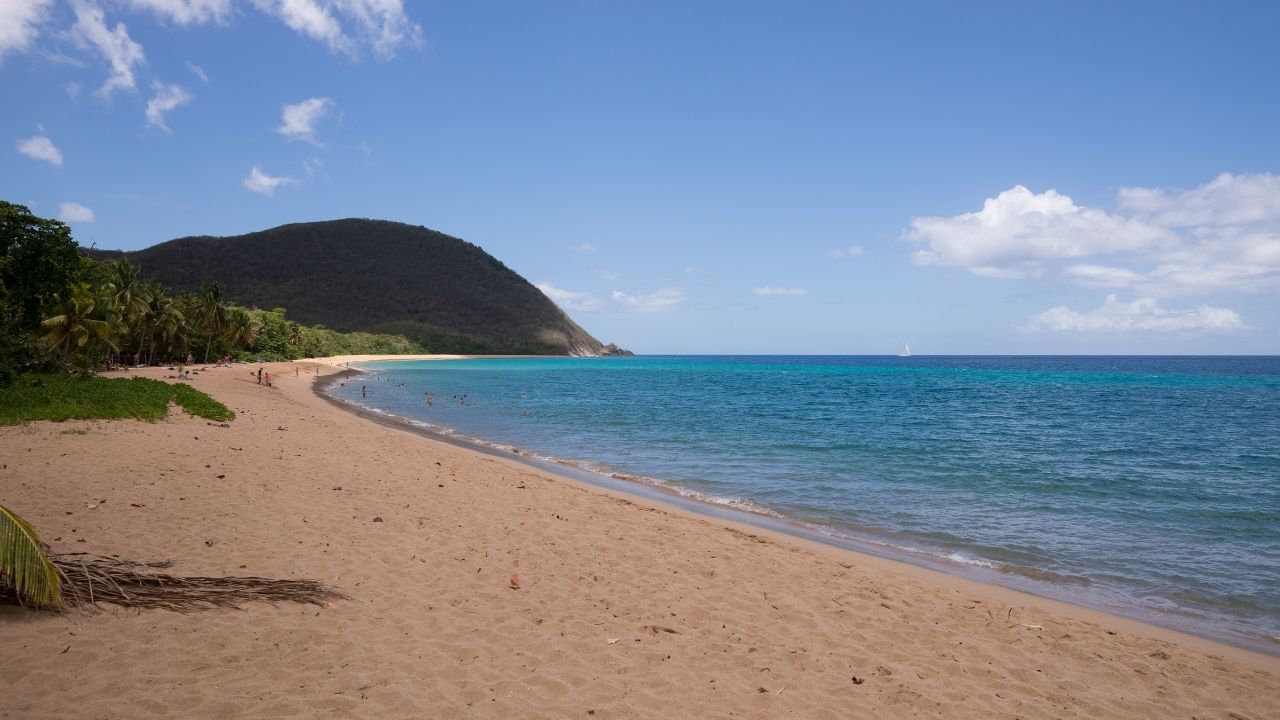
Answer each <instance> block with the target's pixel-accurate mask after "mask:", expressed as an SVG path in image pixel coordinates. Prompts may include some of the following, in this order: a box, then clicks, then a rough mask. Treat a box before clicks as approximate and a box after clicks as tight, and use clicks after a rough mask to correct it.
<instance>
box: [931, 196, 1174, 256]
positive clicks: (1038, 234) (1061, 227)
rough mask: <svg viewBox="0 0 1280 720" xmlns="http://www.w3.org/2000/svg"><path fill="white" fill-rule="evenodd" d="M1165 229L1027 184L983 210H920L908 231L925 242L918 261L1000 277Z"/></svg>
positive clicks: (1137, 242)
mask: <svg viewBox="0 0 1280 720" xmlns="http://www.w3.org/2000/svg"><path fill="white" fill-rule="evenodd" d="M1165 236H1166V234H1165V232H1164V231H1163V230H1161V229H1160V228H1156V227H1152V226H1149V225H1146V224H1144V223H1141V222H1136V221H1130V220H1126V219H1125V218H1120V217H1115V216H1112V215H1108V214H1107V213H1105V212H1103V211H1101V210H1096V209H1094V208H1087V207H1080V206H1078V205H1076V204H1075V203H1074V202H1072V200H1071V198H1069V197H1067V196H1066V195H1062V194H1060V193H1058V192H1057V191H1056V190H1048V191H1045V192H1043V193H1040V194H1035V193H1033V192H1031V191H1030V190H1028V189H1027V188H1025V187H1023V186H1021V185H1017V186H1015V187H1013V188H1011V189H1009V190H1005V191H1004V192H1002V193H1000V194H999V195H997V196H996V197H994V198H988V199H987V200H986V202H984V203H983V205H982V210H980V211H978V212H976V213H964V214H962V215H956V216H954V217H923V218H916V219H914V220H912V221H911V230H910V231H909V233H908V237H909V238H910V239H912V240H914V241H916V242H917V243H920V244H923V245H925V248H924V249H922V250H918V251H916V252H915V254H914V255H912V261H913V262H914V263H915V264H917V265H953V266H959V267H964V268H967V269H968V270H969V271H970V272H973V273H975V274H978V275H988V276H993V277H1026V276H1036V275H1040V274H1041V273H1042V272H1043V270H1044V264H1045V263H1046V262H1047V261H1051V260H1060V259H1067V258H1080V257H1089V256H1092V255H1100V254H1107V253H1114V252H1119V251H1127V250H1140V249H1144V248H1148V247H1151V246H1152V245H1154V244H1155V243H1157V242H1158V241H1160V240H1162V239H1164V238H1165Z"/></svg>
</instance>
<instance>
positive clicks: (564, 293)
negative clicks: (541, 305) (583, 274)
mask: <svg viewBox="0 0 1280 720" xmlns="http://www.w3.org/2000/svg"><path fill="white" fill-rule="evenodd" d="M537 288H538V289H539V290H541V291H542V294H543V295H546V296H547V297H549V298H551V301H552V302H554V303H555V304H556V305H559V306H560V307H561V308H562V309H564V310H583V311H586V312H592V311H595V310H599V309H600V298H598V297H596V296H595V295H592V294H591V293H584V292H577V291H574V290H565V289H563V288H558V287H556V286H555V285H552V284H551V283H549V282H542V283H538V285H537Z"/></svg>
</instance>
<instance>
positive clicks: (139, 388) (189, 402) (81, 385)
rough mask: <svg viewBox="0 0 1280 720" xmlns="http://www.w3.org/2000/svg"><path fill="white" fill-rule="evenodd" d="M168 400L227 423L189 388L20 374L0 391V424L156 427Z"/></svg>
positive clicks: (228, 414) (215, 406) (224, 413)
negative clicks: (116, 422) (118, 422)
mask: <svg viewBox="0 0 1280 720" xmlns="http://www.w3.org/2000/svg"><path fill="white" fill-rule="evenodd" d="M170 401H172V402H175V403H177V404H178V405H180V406H181V407H182V409H183V410H185V411H186V412H187V413H189V414H191V415H196V416H198V417H202V418H208V419H209V420H222V421H226V420H231V419H233V418H235V416H236V414H235V413H234V412H232V411H231V410H230V409H228V408H227V406H226V405H223V404H222V403H220V402H218V401H217V400H214V399H213V398H211V397H209V396H208V395H206V394H204V393H202V392H200V391H199V390H196V389H195V388H193V387H191V386H190V385H182V384H177V385H170V384H169V383H163V382H160V381H159V380H150V379H148V378H104V377H81V376H76V375H62V374H49V375H24V376H22V377H20V378H18V379H17V381H16V382H14V383H13V384H11V385H9V386H8V387H0V425H17V424H18V423H24V422H30V421H32V420H53V421H55V422H60V421H62V420H86V419H94V418H97V419H112V418H134V419H137V420H147V421H150V422H154V421H156V420H159V419H161V418H163V417H165V416H166V415H168V414H169V403H170Z"/></svg>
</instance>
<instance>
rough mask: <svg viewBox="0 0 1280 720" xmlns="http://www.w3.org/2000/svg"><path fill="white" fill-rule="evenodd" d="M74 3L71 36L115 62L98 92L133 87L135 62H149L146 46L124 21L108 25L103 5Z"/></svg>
mask: <svg viewBox="0 0 1280 720" xmlns="http://www.w3.org/2000/svg"><path fill="white" fill-rule="evenodd" d="M71 7H72V8H74V9H75V13H76V24H75V26H73V27H72V28H71V37H72V38H73V39H74V40H75V41H76V42H77V43H78V44H80V45H81V46H84V47H87V48H91V49H93V50H96V51H97V53H98V54H99V55H101V56H102V59H104V60H106V61H107V63H108V64H110V65H111V75H110V76H109V77H108V78H107V81H106V82H105V83H103V84H102V87H101V88H99V89H98V93H99V94H100V95H102V96H103V97H110V96H111V93H112V92H115V91H116V90H133V89H134V88H135V83H134V79H133V66H134V65H138V64H141V63H143V62H146V59H145V58H144V57H143V54H142V46H141V45H139V44H138V43H136V42H134V41H133V38H130V37H129V30H128V28H126V27H125V24H124V23H116V26H115V29H108V28H107V24H106V21H105V20H104V18H103V14H102V9H101V8H99V7H98V6H96V5H94V4H93V3H91V2H88V0H71Z"/></svg>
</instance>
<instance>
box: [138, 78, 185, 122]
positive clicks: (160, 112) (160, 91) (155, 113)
mask: <svg viewBox="0 0 1280 720" xmlns="http://www.w3.org/2000/svg"><path fill="white" fill-rule="evenodd" d="M151 89H152V90H155V93H156V94H155V95H154V96H153V97H152V98H151V99H150V100H148V101H147V125H150V126H154V127H158V128H160V129H161V130H163V131H165V132H169V126H168V125H166V124H165V122H164V114H165V113H167V112H169V111H170V110H173V109H174V108H176V107H178V106H179V105H186V104H187V103H189V102H191V101H192V100H194V99H195V96H193V95H192V94H191V93H189V92H187V90H186V88H184V87H182V86H181V85H165V84H164V83H158V82H153V83H151Z"/></svg>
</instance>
